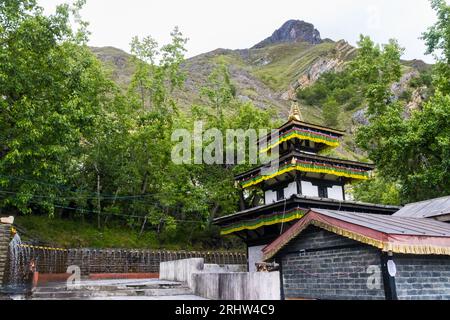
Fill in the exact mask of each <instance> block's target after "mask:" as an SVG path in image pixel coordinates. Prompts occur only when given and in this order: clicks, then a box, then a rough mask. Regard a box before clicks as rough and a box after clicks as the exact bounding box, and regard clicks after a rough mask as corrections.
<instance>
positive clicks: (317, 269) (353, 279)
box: [280, 228, 385, 300]
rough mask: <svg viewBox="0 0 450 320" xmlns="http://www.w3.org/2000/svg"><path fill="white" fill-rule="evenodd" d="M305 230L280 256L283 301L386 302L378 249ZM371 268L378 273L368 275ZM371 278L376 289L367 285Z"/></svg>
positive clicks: (317, 230) (322, 231)
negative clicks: (384, 300)
mask: <svg viewBox="0 0 450 320" xmlns="http://www.w3.org/2000/svg"><path fill="white" fill-rule="evenodd" d="M308 231H309V232H306V233H302V234H301V235H300V236H299V237H298V238H297V239H295V240H293V241H291V243H290V244H289V245H288V246H287V247H286V248H284V249H283V251H282V253H281V255H280V257H282V259H281V263H282V281H283V289H284V295H285V298H286V299H302V298H305V299H338V300H346V299H347V300H348V299H358V300H361V299H363V300H373V299H385V293H384V288H383V280H382V276H381V262H380V252H379V250H377V249H374V248H372V247H369V246H366V245H361V244H359V243H358V242H356V241H353V240H349V239H347V238H344V237H340V236H337V235H335V234H333V233H330V232H327V231H324V230H320V229H316V228H312V229H310V230H308ZM302 250H306V251H305V252H302ZM370 266H372V267H371V268H375V270H379V272H378V273H376V272H375V273H373V270H374V269H372V271H371V273H368V268H369V267H370ZM369 271H370V270H369ZM370 276H372V279H373V277H376V283H377V284H378V285H375V288H374V287H373V286H372V287H369V286H368V282H369V283H370V284H372V285H373V283H374V282H373V281H371V280H370V279H369V277H370Z"/></svg>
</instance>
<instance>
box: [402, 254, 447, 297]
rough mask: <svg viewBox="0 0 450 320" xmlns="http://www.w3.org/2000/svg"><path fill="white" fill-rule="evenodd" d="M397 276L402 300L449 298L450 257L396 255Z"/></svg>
mask: <svg viewBox="0 0 450 320" xmlns="http://www.w3.org/2000/svg"><path fill="white" fill-rule="evenodd" d="M393 260H394V262H395V264H396V266H397V275H396V277H395V282H396V287H397V295H398V298H399V299H400V300H407V299H414V300H424V299H432V300H441V299H444V300H449V299H450V257H449V256H413V255H396V254H394V258H393Z"/></svg>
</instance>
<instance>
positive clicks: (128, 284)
mask: <svg viewBox="0 0 450 320" xmlns="http://www.w3.org/2000/svg"><path fill="white" fill-rule="evenodd" d="M11 298H13V299H23V297H21V296H15V297H11ZM31 299H32V300H206V299H204V298H202V297H199V296H196V295H194V294H192V292H191V290H190V289H189V288H188V287H187V286H186V285H185V284H182V283H179V282H173V281H165V280H159V279H114V280H82V281H81V282H80V284H79V287H78V288H71V287H67V284H66V283H62V282H58V283H52V284H48V285H45V286H42V287H37V288H35V289H34V291H33V295H32V298H31Z"/></svg>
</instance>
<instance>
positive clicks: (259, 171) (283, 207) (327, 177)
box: [214, 102, 399, 271]
mask: <svg viewBox="0 0 450 320" xmlns="http://www.w3.org/2000/svg"><path fill="white" fill-rule="evenodd" d="M276 131H277V133H278V135H277V138H276V139H275V138H273V139H272V137H273V136H270V137H269V136H268V137H267V140H268V143H267V146H266V147H265V148H264V150H260V151H261V152H268V153H270V151H271V150H272V149H274V148H275V147H278V154H279V157H278V161H279V163H278V168H277V169H276V170H274V171H273V172H267V171H270V169H267V168H268V166H258V167H256V168H253V169H252V170H249V171H247V172H243V173H241V174H239V175H237V176H236V177H235V180H236V184H237V185H238V187H240V188H243V189H245V190H250V189H251V188H258V189H259V190H261V191H262V192H263V193H264V204H263V205H259V206H256V207H254V208H248V209H246V210H244V211H241V212H237V213H235V214H232V215H229V216H224V217H220V218H217V219H215V220H214V223H215V224H216V225H218V226H220V227H221V234H222V235H230V234H233V235H235V236H238V237H239V238H241V239H242V240H243V241H244V242H245V243H246V245H247V250H248V261H249V270H250V271H254V270H255V264H256V263H258V262H261V261H262V251H261V250H262V248H264V247H265V246H266V245H267V244H269V243H271V242H272V241H273V240H274V239H275V238H277V237H278V236H279V235H280V234H282V233H283V232H284V231H286V230H287V229H288V228H289V227H290V226H291V225H292V224H294V223H295V222H297V221H298V220H299V219H301V218H302V217H303V216H304V215H305V213H306V212H307V211H308V210H309V209H310V208H322V209H331V210H342V211H347V212H366V213H374V214H387V215H391V214H393V213H394V212H396V211H397V210H399V207H396V206H386V205H376V204H367V203H361V202H355V201H349V200H347V199H346V194H345V188H344V186H345V185H346V184H348V183H351V182H354V181H358V180H366V179H368V178H369V172H370V171H372V170H373V169H374V165H372V164H368V163H362V162H356V161H349V160H342V159H336V158H331V157H326V156H322V155H320V152H321V151H323V150H325V149H327V148H336V147H338V146H339V141H340V139H341V138H342V137H343V136H344V134H345V133H344V132H343V131H339V130H335V129H331V128H327V127H324V126H319V125H315V124H311V123H307V122H304V121H303V119H302V115H301V111H300V109H299V106H298V104H297V103H296V102H294V103H293V104H292V108H291V111H290V115H289V119H288V121H287V122H286V123H285V124H284V125H282V126H281V127H280V128H278V129H277V130H276ZM272 140H273V141H272Z"/></svg>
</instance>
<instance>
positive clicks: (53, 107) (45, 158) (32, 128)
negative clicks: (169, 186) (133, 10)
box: [0, 0, 113, 214]
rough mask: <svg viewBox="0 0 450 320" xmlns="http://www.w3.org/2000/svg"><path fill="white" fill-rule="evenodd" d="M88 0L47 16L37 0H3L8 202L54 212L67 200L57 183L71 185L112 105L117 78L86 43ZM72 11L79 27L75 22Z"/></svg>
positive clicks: (1, 174) (1, 141) (1, 129)
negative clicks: (81, 12)
mask: <svg viewBox="0 0 450 320" xmlns="http://www.w3.org/2000/svg"><path fill="white" fill-rule="evenodd" d="M83 3H84V1H78V2H76V3H75V5H74V6H73V7H69V6H68V5H61V6H58V7H57V10H56V13H55V14H53V15H49V16H46V15H44V13H43V10H42V9H41V8H40V7H39V6H37V4H36V1H33V0H25V1H19V0H8V1H2V2H1V3H0V48H1V50H0V97H1V98H0V186H1V188H2V195H1V196H2V200H1V206H3V207H4V206H13V207H16V208H18V209H19V210H20V211H22V212H30V211H31V206H34V207H38V208H40V209H42V210H45V211H46V212H48V213H50V214H52V213H53V211H54V208H55V206H54V204H55V203H59V204H60V205H66V204H67V203H68V200H67V198H66V197H67V196H69V195H71V194H72V193H71V192H68V190H67V189H69V190H70V188H64V189H63V188H59V187H57V185H70V183H71V182H72V181H71V180H72V178H73V177H74V175H75V173H76V172H77V171H78V170H79V168H80V166H82V157H83V156H82V155H83V152H84V150H85V147H86V144H85V143H84V142H85V141H90V140H91V137H92V135H93V134H95V131H96V126H97V125H98V123H99V122H100V121H101V120H100V119H101V118H102V115H103V114H104V112H105V111H106V110H107V109H108V106H109V102H110V100H111V99H110V97H111V88H112V87H113V86H112V84H111V83H110V81H109V80H107V78H106V77H105V76H104V73H103V71H102V69H101V67H100V64H99V62H98V61H97V59H96V58H95V57H94V56H93V55H92V54H91V52H90V51H89V49H88V47H87V46H86V44H85V40H86V31H85V27H86V23H84V22H81V21H80V20H79V15H78V12H79V10H80V8H81V6H82V5H83ZM72 17H73V18H74V19H75V21H77V22H78V25H79V26H80V29H78V30H75V31H74V30H72V27H71V23H70V20H71V18H72ZM12 176H13V177H12ZM43 182H44V183H43ZM55 186H56V187H55Z"/></svg>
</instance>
